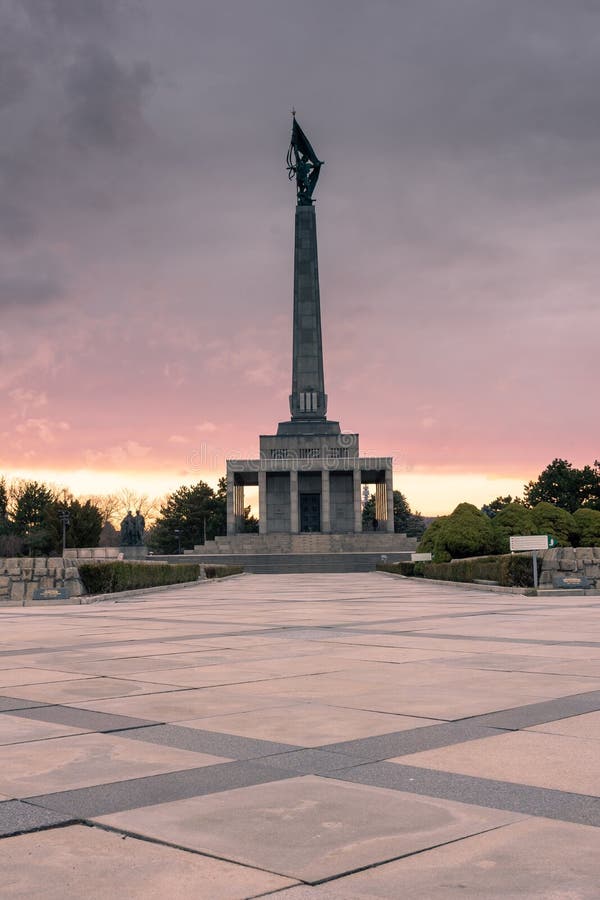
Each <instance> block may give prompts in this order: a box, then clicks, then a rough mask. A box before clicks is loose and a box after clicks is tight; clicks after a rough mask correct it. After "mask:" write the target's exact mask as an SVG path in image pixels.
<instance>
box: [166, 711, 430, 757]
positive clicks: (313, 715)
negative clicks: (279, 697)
mask: <svg viewBox="0 0 600 900" xmlns="http://www.w3.org/2000/svg"><path fill="white" fill-rule="evenodd" d="M181 724H182V725H187V726H188V727H190V728H195V727H198V728H211V729H214V730H215V731H220V730H223V731H227V732H229V733H233V734H239V735H243V736H244V737H248V738H249V737H253V738H262V739H264V740H269V741H277V740H279V741H281V740H285V741H289V742H290V743H293V744H299V745H301V746H303V747H319V746H323V745H326V744H332V743H333V742H335V741H339V740H340V739H341V738H348V737H352V738H354V739H358V738H363V739H364V738H369V737H371V736H372V735H377V734H387V733H389V731H390V730H391V729H394V730H396V729H398V730H400V729H406V730H408V729H415V728H425V727H427V726H430V725H431V724H432V720H431V719H420V718H417V717H415V716H396V715H389V714H386V713H375V712H370V711H369V710H362V709H352V708H348V707H340V706H328V705H326V704H322V703H314V702H313V703H308V702H306V703H292V704H287V705H278V706H273V707H268V708H266V709H264V708H263V709H260V710H251V711H250V712H243V713H237V714H230V715H227V716H210V717H209V718H205V719H194V720H191V721H189V722H185V721H184V722H181Z"/></svg>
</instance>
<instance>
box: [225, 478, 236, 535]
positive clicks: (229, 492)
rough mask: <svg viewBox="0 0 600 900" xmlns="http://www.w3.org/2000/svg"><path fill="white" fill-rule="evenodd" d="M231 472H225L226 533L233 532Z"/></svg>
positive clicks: (233, 491) (233, 510) (233, 489)
mask: <svg viewBox="0 0 600 900" xmlns="http://www.w3.org/2000/svg"><path fill="white" fill-rule="evenodd" d="M233 477H234V476H233V472H231V471H229V472H227V534H235V505H234V493H235V485H234V483H233Z"/></svg>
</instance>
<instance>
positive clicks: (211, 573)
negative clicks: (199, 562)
mask: <svg viewBox="0 0 600 900" xmlns="http://www.w3.org/2000/svg"><path fill="white" fill-rule="evenodd" d="M204 571H205V572H206V577H207V578H226V577H227V575H241V574H242V572H243V571H244V569H243V567H242V566H204Z"/></svg>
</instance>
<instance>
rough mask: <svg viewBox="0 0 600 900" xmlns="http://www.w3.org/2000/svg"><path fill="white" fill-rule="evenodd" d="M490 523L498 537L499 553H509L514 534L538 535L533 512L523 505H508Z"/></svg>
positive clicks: (497, 549) (497, 548) (497, 547)
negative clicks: (511, 538)
mask: <svg viewBox="0 0 600 900" xmlns="http://www.w3.org/2000/svg"><path fill="white" fill-rule="evenodd" d="M490 521H491V523H492V528H493V530H494V533H495V536H496V552H497V553H508V551H509V549H510V542H509V538H510V537H511V535H513V534H536V526H535V523H534V521H533V515H532V513H531V510H530V509H527V507H525V506H523V504H522V503H507V505H506V506H505V507H503V508H502V509H501V510H499V511H498V512H497V513H496V515H495V516H494V518H493V519H491V520H490Z"/></svg>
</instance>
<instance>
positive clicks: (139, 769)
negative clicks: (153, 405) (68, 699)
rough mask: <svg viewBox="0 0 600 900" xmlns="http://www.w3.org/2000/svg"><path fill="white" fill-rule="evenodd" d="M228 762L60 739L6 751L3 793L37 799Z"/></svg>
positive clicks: (1, 753) (107, 741) (0, 757)
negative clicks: (142, 776) (38, 796)
mask: <svg viewBox="0 0 600 900" xmlns="http://www.w3.org/2000/svg"><path fill="white" fill-rule="evenodd" d="M0 724H1V723H0ZM225 761H226V760H224V759H223V758H221V757H218V756H212V755H208V754H200V753H190V752H188V751H186V750H175V749H173V748H171V747H160V746H156V745H151V744H140V743H138V742H137V741H136V742H135V743H133V742H131V741H128V740H127V739H126V738H123V737H115V736H113V735H110V734H78V735H70V736H66V737H63V738H62V739H61V740H60V743H57V740H56V739H54V740H42V741H30V742H29V743H27V744H11V745H6V746H3V747H0V792H2V793H4V794H7V795H8V796H11V797H15V798H17V797H31V796H34V795H35V794H42V793H44V794H46V793H50V792H55V791H63V790H73V789H74V788H79V787H87V786H89V785H94V784H105V783H109V782H113V781H124V780H126V779H130V778H132V777H134V776H136V777H137V776H140V775H155V774H162V773H164V772H174V771H179V770H181V769H192V768H193V769H195V768H197V767H198V766H203V765H205V766H212V765H215V764H216V763H222V762H225Z"/></svg>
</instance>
